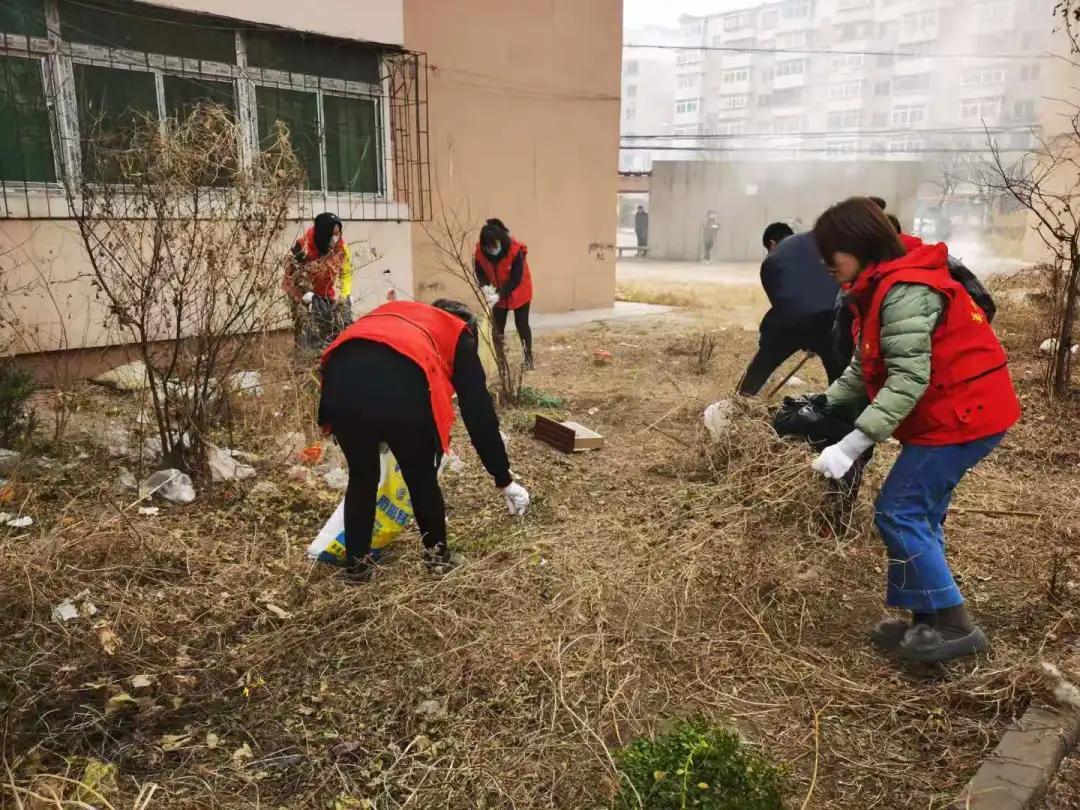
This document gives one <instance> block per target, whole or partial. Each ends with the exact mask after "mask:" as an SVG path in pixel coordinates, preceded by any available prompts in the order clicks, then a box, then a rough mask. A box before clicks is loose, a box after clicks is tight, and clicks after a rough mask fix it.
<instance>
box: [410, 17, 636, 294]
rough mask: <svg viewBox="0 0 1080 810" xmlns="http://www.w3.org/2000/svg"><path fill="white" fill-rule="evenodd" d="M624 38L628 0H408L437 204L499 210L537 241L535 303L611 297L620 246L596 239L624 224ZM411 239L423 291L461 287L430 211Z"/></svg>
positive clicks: (481, 213) (610, 236)
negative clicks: (423, 82)
mask: <svg viewBox="0 0 1080 810" xmlns="http://www.w3.org/2000/svg"><path fill="white" fill-rule="evenodd" d="M621 41H622V3H621V2H619V0H544V1H543V2H540V1H539V0H537V2H532V1H531V0H530V2H524V1H523V0H518V1H517V2H510V3H507V2H505V1H504V0H454V1H453V2H448V1H447V0H405V46H406V47H407V48H410V49H412V50H418V51H424V52H426V53H427V55H428V60H429V68H430V70H429V72H428V79H429V83H428V104H429V109H430V130H431V135H430V146H431V160H432V168H431V175H432V185H433V186H434V187H435V189H436V193H435V194H434V195H433V196H434V198H435V207H436V209H438V207H439V205H440V202H439V200H440V198H441V200H442V202H443V204H445V206H446V207H448V208H452V209H457V210H459V211H461V212H464V211H466V209H467V210H468V211H469V212H470V220H471V222H472V223H473V224H474V225H476V226H479V225H480V224H482V223H483V221H484V219H485V218H487V217H493V216H497V217H499V218H500V219H502V220H503V221H504V222H505V223H506V224H507V225H508V226H509V227H510V229H511V230H512V232H513V233H514V235H515V236H516V237H517V238H518V239H520V240H521V241H523V242H525V243H526V244H527V245H528V246H529V263H530V266H531V268H532V271H533V277H534V281H535V288H536V298H535V306H536V308H537V309H538V310H542V311H563V310H569V309H588V308H593V307H603V306H610V305H611V304H612V302H613V300H614V292H615V264H614V257H613V255H612V253H611V251H610V250H606V251H599V252H598V251H596V250H595V249H594V250H593V251H590V245H591V244H594V243H598V244H601V245H603V244H610V243H612V242H613V241H614V237H615V230H616V189H617V174H616V170H617V166H618V145H619V92H620V84H619V81H620V71H621V53H622V46H621ZM436 213H437V210H436ZM413 246H414V251H413V253H414V257H415V261H416V266H415V268H414V269H415V274H416V278H417V282H418V287H417V292H418V295H419V296H420V297H422V298H430V297H434V295H435V293H436V290H435V289H434V288H432V287H431V286H430V285H431V284H438V285H441V286H440V289H439V290H438V292H439V293H442V294H450V293H457V294H460V293H461V288H460V286H456V285H454V284H453V283H452V280H450V279H448V278H447V277H446V275H445V274H444V273H441V272H440V271H439V265H438V263H437V261H436V259H435V258H434V255H433V251H432V250H431V246H430V243H429V241H428V239H427V237H426V236H425V234H424V228H423V226H421V225H415V226H413ZM598 257H599V258H598Z"/></svg>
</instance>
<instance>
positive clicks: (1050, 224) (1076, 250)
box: [985, 0, 1080, 397]
mask: <svg viewBox="0 0 1080 810" xmlns="http://www.w3.org/2000/svg"><path fill="white" fill-rule="evenodd" d="M1054 15H1055V17H1057V18H1058V19H1060V20H1061V22H1062V28H1063V30H1064V32H1065V34H1066V35H1067V36H1068V38H1069V43H1070V47H1071V50H1072V53H1073V54H1077V53H1080V40H1078V37H1080V0H1061V2H1059V3H1058V4H1057V5H1056V6H1055V8H1054ZM1072 64H1073V65H1076V64H1077V63H1076V62H1075V61H1073V62H1072ZM1062 118H1063V119H1064V121H1065V122H1066V123H1065V126H1063V127H1062V128H1061V130H1060V132H1058V133H1056V134H1053V135H1047V134H1045V133H1043V132H1041V131H1039V130H1035V129H1033V130H1032V136H1033V138H1034V139H1035V142H1036V143H1035V147H1034V149H1032V150H1031V151H1030V152H1027V153H1026V154H1024V155H1023V156H1021V157H1020V158H1019V159H1017V160H1016V161H1015V162H1012V163H1006V162H1005V160H1004V158H1003V157H1002V152H1001V149H1000V148H999V147H998V146H997V144H996V143H995V142H994V141H993V139H992V138H989V134H988V136H987V137H988V140H989V141H990V147H991V152H992V158H991V160H990V165H989V168H990V171H988V172H986V174H985V183H986V185H987V187H988V188H990V189H992V190H993V191H996V192H999V193H1002V194H1007V195H1009V196H1011V197H1012V198H1013V199H1015V200H1016V202H1017V203H1018V204H1019V205H1020V206H1021V207H1022V208H1024V209H1026V210H1027V211H1029V212H1030V213H1031V214H1032V215H1033V216H1034V217H1035V222H1036V226H1035V230H1036V232H1037V233H1038V234H1039V238H1040V239H1042V241H1043V244H1045V245H1046V247H1047V249H1048V250H1049V252H1050V255H1051V256H1052V257H1053V262H1054V264H1055V265H1056V273H1057V274H1059V275H1060V281H1061V283H1060V285H1057V290H1056V292H1055V293H1054V294H1053V295H1052V297H1051V306H1052V322H1051V326H1052V329H1053V337H1054V340H1055V341H1056V346H1055V349H1054V352H1053V357H1052V362H1051V364H1050V366H1049V368H1048V370H1047V389H1048V392H1049V394H1050V395H1051V396H1054V397H1064V396H1065V395H1066V394H1067V393H1068V391H1069V385H1070V382H1071V379H1072V359H1073V356H1072V351H1071V349H1072V346H1073V335H1074V330H1075V324H1076V315H1077V295H1078V283H1080V192H1078V190H1077V177H1078V175H1080V105H1076V104H1068V112H1067V113H1066V114H1065V115H1064V116H1062Z"/></svg>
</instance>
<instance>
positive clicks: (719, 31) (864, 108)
mask: <svg viewBox="0 0 1080 810" xmlns="http://www.w3.org/2000/svg"><path fill="white" fill-rule="evenodd" d="M1053 6H1054V0H903V1H901V0H876V1H875V0H781V1H780V2H777V1H776V0H767V1H766V2H757V3H754V2H752V0H751V2H748V3H747V4H746V5H745V7H744V8H742V9H739V10H733V11H727V12H725V13H723V14H715V15H709V16H702V17H684V18H683V19H682V35H683V37H682V42H681V49H680V50H679V51H677V56H676V68H675V72H674V75H673V77H672V79H671V81H672V82H673V83H674V93H675V99H674V110H673V113H674V119H673V125H672V134H673V135H675V136H678V140H673V141H671V144H672V145H678V146H679V147H682V148H684V149H687V150H700V151H688V152H686V153H684V154H683V155H682V157H683V158H693V157H701V158H710V159H721V160H739V159H754V160H762V159H764V160H770V159H775V160H790V159H821V158H828V159H848V160H854V159H859V158H873V159H882V158H884V159H901V160H911V159H915V158H920V157H923V156H925V155H927V154H928V153H930V152H934V151H935V150H941V149H968V148H978V147H982V146H984V145H985V144H986V134H985V131H984V127H985V128H988V129H990V131H991V132H992V133H994V134H995V136H996V137H997V138H998V141H999V142H1000V143H1001V144H1002V145H1003V146H1005V147H1006V148H1024V147H1026V146H1028V145H1029V143H1030V137H1031V136H1030V127H1031V126H1032V125H1033V124H1035V123H1036V122H1037V120H1038V110H1037V108H1038V106H1039V104H1040V98H1041V96H1043V95H1044V94H1045V91H1044V89H1043V84H1042V79H1043V74H1044V73H1045V70H1044V61H1045V60H1043V59H1040V55H1041V54H1042V53H1043V51H1045V49H1046V48H1047V47H1048V46H1049V42H1050V37H1051V32H1052V28H1053V18H1052V13H1053ZM631 53H632V54H633V53H634V51H631ZM965 54H978V56H977V57H968V56H964V55H965ZM638 92H639V93H641V92H643V90H642V89H641V88H639V89H638ZM650 92H655V91H650ZM627 105H628V102H626V101H624V109H626V107H627ZM623 145H624V147H628V146H634V147H637V146H639V145H640V142H639V141H636V140H633V139H628V140H624V143H623ZM634 151H637V150H636V149H635V150H634Z"/></svg>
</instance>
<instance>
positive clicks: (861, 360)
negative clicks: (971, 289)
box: [813, 197, 1020, 661]
mask: <svg viewBox="0 0 1080 810" xmlns="http://www.w3.org/2000/svg"><path fill="white" fill-rule="evenodd" d="M814 238H815V239H816V240H817V243H818V248H819V249H820V251H821V256H822V258H823V259H824V260H825V263H826V264H827V265H828V267H829V269H830V272H831V273H832V275H833V277H834V278H835V279H836V280H837V281H838V282H840V283H841V284H843V285H850V289H849V290H848V292H847V295H846V296H845V297H846V299H847V300H848V301H849V302H850V304H851V306H853V307H854V308H855V310H856V311H857V314H858V317H859V324H860V330H859V340H858V345H857V350H856V353H855V357H854V358H853V360H852V363H851V365H850V366H849V367H848V369H847V371H845V372H844V375H843V376H842V377H841V378H840V379H839V380H837V381H836V382H835V383H833V385H832V386H830V388H829V390H828V393H827V400H828V405H827V410H828V411H829V412H833V413H844V412H845V411H846V412H849V413H852V414H854V413H857V414H858V416H857V418H856V419H855V429H854V430H852V431H851V432H850V433H849V434H848V435H847V436H845V437H844V438H843V439H842V440H841V441H840V442H838V443H836V444H834V445H831V446H829V447H826V448H825V449H824V450H823V451H822V452H821V454H820V455H819V456H818V458H817V459H816V460H815V461H814V463H813V468H814V469H815V470H816V471H818V472H820V473H822V474H823V475H825V476H826V477H827V478H832V479H838V478H841V477H843V476H844V475H845V474H847V472H848V470H850V469H851V467H852V465H853V464H854V463H855V461H856V459H858V458H860V456H862V455H863V454H864V453H865V452H866V451H867V450H869V449H870V448H872V447H873V446H874V445H875V444H876V443H879V442H882V441H885V440H886V439H888V438H889V437H890V436H894V437H895V438H896V439H897V440H899V442H900V443H901V445H902V446H903V449H902V450H901V452H900V455H899V457H898V458H897V460H896V463H895V464H894V465H893V468H892V470H891V471H890V472H889V475H888V478H887V479H886V481H885V484H884V486H883V487H882V489H881V493H880V495H879V497H878V500H877V504H876V508H875V523H876V524H877V528H878V531H879V532H880V533H881V536H882V539H883V540H884V542H885V546H886V549H887V551H888V556H889V564H888V587H887V592H886V603H887V604H888V605H889V606H891V607H896V608H902V609H905V610H908V611H910V612H911V620H910V621H909V620H907V619H888V620H886V621H883V622H881V623H879V624H878V625H877V626H876V627H875V628H874V630H873V631H872V632H871V639H872V640H873V641H874V642H875V643H876V644H878V645H879V646H881V647H884V648H887V649H889V650H893V651H897V652H898V653H899V654H900V655H901V657H903V658H906V659H908V660H912V661H947V660H951V659H953V658H956V657H959V656H962V655H968V654H971V653H974V652H978V651H980V650H982V649H985V648H986V646H987V644H988V642H987V640H986V636H985V635H984V634H983V632H982V630H980V629H979V628H978V627H976V626H975V625H974V624H973V623H972V621H971V619H970V617H969V616H968V614H967V610H966V608H965V607H964V599H963V597H962V596H961V594H960V590H959V588H958V587H957V585H956V582H955V581H954V579H953V576H952V573H951V571H950V569H949V564H948V562H947V560H946V558H945V536H944V530H943V523H944V519H945V513H946V511H947V509H948V506H949V501H950V499H951V497H952V493H953V490H954V489H955V488H956V485H957V484H958V483H959V481H960V479H961V478H963V476H964V475H965V473H967V471H968V470H970V469H971V468H972V467H974V466H975V465H976V464H977V463H978V462H979V461H981V460H982V459H983V458H985V457H986V456H987V455H988V454H989V453H990V452H991V451H992V450H993V449H994V448H995V447H996V446H997V445H998V444H999V443H1000V442H1001V440H1002V438H1003V437H1004V435H1005V432H1006V431H1007V430H1008V429H1009V428H1010V427H1012V425H1013V424H1015V423H1016V421H1017V420H1018V419H1019V418H1020V404H1019V400H1018V399H1017V396H1016V392H1015V390H1014V388H1013V384H1012V379H1011V378H1010V376H1009V370H1008V361H1007V358H1006V356H1005V350H1004V349H1003V348H1002V346H1001V343H1000V342H999V341H998V339H997V337H996V335H995V334H994V331H993V329H992V328H991V327H990V323H989V320H988V318H987V315H986V313H985V312H984V311H983V310H982V309H981V308H980V307H979V305H978V304H977V303H976V302H975V301H974V300H973V299H972V297H971V295H970V294H969V293H968V291H967V289H966V288H965V286H964V285H963V284H962V283H960V282H959V281H957V280H956V279H954V278H953V276H952V274H951V273H950V271H949V266H948V248H947V247H946V246H945V245H944V244H935V245H926V244H922V243H921V242H919V241H918V240H915V239H905V240H901V238H900V237H899V236H898V235H897V233H896V230H895V228H894V227H893V225H892V224H891V223H890V222H889V221H888V219H886V217H885V214H884V213H883V212H882V211H881V209H880V208H879V207H878V206H876V205H875V204H874V203H873V202H871V201H870V200H869V199H867V198H863V197H854V198H852V199H850V200H846V201H844V202H842V203H838V204H837V205H834V206H833V207H832V208H830V209H829V210H827V211H826V212H825V213H824V214H822V215H821V217H819V218H818V221H817V223H816V224H815V225H814Z"/></svg>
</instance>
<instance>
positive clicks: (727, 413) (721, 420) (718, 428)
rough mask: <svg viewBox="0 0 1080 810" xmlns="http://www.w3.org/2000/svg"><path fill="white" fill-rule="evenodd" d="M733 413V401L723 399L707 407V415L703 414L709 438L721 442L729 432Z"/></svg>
mask: <svg viewBox="0 0 1080 810" xmlns="http://www.w3.org/2000/svg"><path fill="white" fill-rule="evenodd" d="M731 411H732V405H731V400H729V399H722V400H720V401H719V402H714V403H713V404H712V405H710V406H709V407H707V408H706V409H705V413H704V414H702V421H703V422H704V423H705V429H706V430H708V431H709V436H710V437H712V440H713V441H714V442H718V441H720V438H721V437H722V436H723V435H724V433H725V432H726V431H727V428H728V425H729V424H730V423H731Z"/></svg>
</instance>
